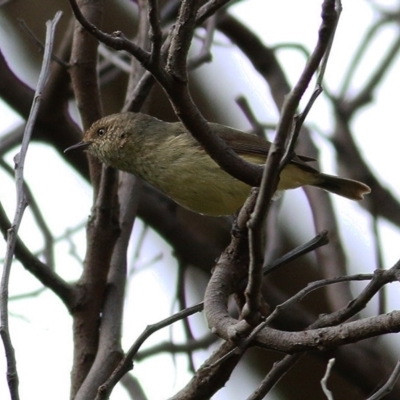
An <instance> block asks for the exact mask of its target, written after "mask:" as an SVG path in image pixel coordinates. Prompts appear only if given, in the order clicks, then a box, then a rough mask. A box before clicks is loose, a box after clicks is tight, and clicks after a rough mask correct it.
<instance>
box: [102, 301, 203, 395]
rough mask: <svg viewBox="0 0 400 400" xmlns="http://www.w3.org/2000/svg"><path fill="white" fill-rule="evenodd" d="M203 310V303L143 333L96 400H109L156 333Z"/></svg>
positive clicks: (150, 327) (154, 325)
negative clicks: (119, 382) (113, 390)
mask: <svg viewBox="0 0 400 400" xmlns="http://www.w3.org/2000/svg"><path fill="white" fill-rule="evenodd" d="M202 310H203V303H199V304H196V305H195V306H192V307H189V308H187V309H185V310H182V311H180V312H178V313H176V314H174V315H171V316H170V317H168V318H165V319H163V320H162V321H160V322H157V323H156V324H153V325H149V326H147V327H146V329H145V330H144V331H143V333H142V334H141V335H140V336H139V337H138V338H137V340H136V341H135V343H134V344H133V345H132V346H131V348H130V349H129V350H128V352H127V353H126V355H125V357H124V358H123V360H122V361H121V362H120V363H119V365H118V367H117V368H116V369H115V370H114V372H113V373H112V375H111V376H110V378H109V379H108V380H107V382H105V383H104V384H103V385H101V386H100V387H99V390H98V393H97V396H96V399H95V400H104V399H108V397H109V395H110V393H111V390H112V389H113V387H114V386H115V385H116V384H117V383H118V381H119V380H120V379H121V378H122V376H123V375H124V374H125V373H126V372H127V371H129V370H130V369H131V368H132V360H133V358H134V357H135V355H136V353H137V352H138V350H139V349H140V347H141V346H142V344H143V343H144V342H145V341H146V340H147V339H148V338H149V337H150V336H151V335H152V334H153V333H155V332H157V331H159V330H160V329H163V328H165V327H166V326H169V325H171V324H173V323H174V322H177V321H180V320H181V319H183V318H186V317H188V316H190V315H192V314H195V313H197V312H200V311H202Z"/></svg>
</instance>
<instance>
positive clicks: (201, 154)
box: [65, 112, 371, 216]
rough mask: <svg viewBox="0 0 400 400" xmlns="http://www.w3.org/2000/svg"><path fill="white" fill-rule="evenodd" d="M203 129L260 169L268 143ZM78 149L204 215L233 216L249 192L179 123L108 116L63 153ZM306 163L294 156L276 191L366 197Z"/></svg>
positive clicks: (364, 189)
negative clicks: (305, 188) (309, 189)
mask: <svg viewBox="0 0 400 400" xmlns="http://www.w3.org/2000/svg"><path fill="white" fill-rule="evenodd" d="M209 125H210V128H211V130H212V131H213V132H214V133H215V134H216V135H218V136H219V137H220V138H221V139H222V140H223V141H224V142H225V143H226V144H227V145H228V146H229V147H230V148H231V149H232V150H233V151H234V152H236V153H237V154H238V155H239V156H240V157H242V158H243V159H244V160H246V161H248V162H251V163H254V164H258V165H263V164H265V162H266V159H267V156H268V152H269V150H270V147H271V143H270V142H269V141H267V140H265V139H264V138H261V137H259V136H256V135H253V134H250V133H246V132H242V131H240V130H237V129H234V128H231V127H229V126H225V125H221V124H217V123H209ZM79 148H80V149H86V151H88V152H89V153H90V154H91V155H93V156H95V157H97V158H98V159H99V160H100V161H101V162H103V163H105V164H107V165H109V166H111V167H114V168H117V169H119V170H121V171H125V172H129V173H131V174H134V175H135V176H137V177H139V178H141V179H143V180H145V181H146V182H148V183H149V184H150V185H152V186H154V187H155V188H156V189H158V190H160V191H161V192H163V193H164V194H166V195H167V196H168V197H170V198H171V199H172V200H174V201H175V202H176V203H178V204H180V205H181V206H182V207H184V208H187V209H189V210H191V211H194V212H197V213H200V214H204V215H210V216H223V215H232V214H234V213H235V212H237V211H238V210H239V209H240V208H241V207H242V206H243V204H244V202H245V201H246V198H247V197H248V195H249V192H250V189H251V187H250V186H249V185H247V184H246V183H244V182H242V181H240V180H238V179H236V178H234V177H233V176H231V175H230V174H229V173H227V172H225V171H224V170H223V169H221V168H220V166H219V165H218V164H217V163H216V162H215V161H214V160H213V159H212V158H211V157H210V156H209V155H208V154H207V153H206V151H205V150H204V148H203V147H202V146H201V145H200V144H199V142H197V141H196V139H195V138H194V137H193V136H192V135H191V134H190V133H189V131H188V130H187V129H186V128H185V126H184V125H183V124H182V123H181V122H165V121H162V120H159V119H157V118H155V117H152V116H150V115H147V114H143V113H133V112H124V113H117V114H111V115H108V116H106V117H104V118H101V119H99V120H97V121H96V122H94V123H93V124H92V126H91V127H90V128H89V129H88V130H87V131H86V132H85V133H84V136H83V140H82V141H81V142H80V143H77V144H75V145H73V146H70V147H68V148H67V149H66V150H65V152H67V151H70V150H73V149H79ZM311 160H313V159H311V158H309V157H305V156H301V155H296V154H294V155H293V157H292V158H291V159H290V161H289V163H288V164H287V165H286V166H285V167H284V168H283V170H282V171H281V173H280V177H279V178H280V179H279V183H278V187H277V191H282V190H287V189H295V188H298V187H301V186H304V185H311V186H315V187H318V188H321V189H324V190H326V191H328V192H331V193H335V194H337V195H340V196H343V197H346V198H348V199H351V200H362V199H363V196H364V195H365V194H368V193H370V191H371V189H370V188H369V187H368V186H367V185H365V184H364V183H362V182H358V181H355V180H351V179H345V178H340V177H338V176H334V175H328V174H324V173H322V172H319V171H318V170H317V169H315V168H313V167H312V166H310V165H309V164H308V162H309V161H311Z"/></svg>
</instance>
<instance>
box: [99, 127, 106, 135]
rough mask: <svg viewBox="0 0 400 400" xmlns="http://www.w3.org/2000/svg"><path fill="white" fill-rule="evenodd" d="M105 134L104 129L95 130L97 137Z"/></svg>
mask: <svg viewBox="0 0 400 400" xmlns="http://www.w3.org/2000/svg"><path fill="white" fill-rule="evenodd" d="M105 133H106V130H105V129H104V128H99V129H97V136H99V137H102V136H104V134H105Z"/></svg>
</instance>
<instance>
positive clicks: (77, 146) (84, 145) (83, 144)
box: [64, 142, 91, 153]
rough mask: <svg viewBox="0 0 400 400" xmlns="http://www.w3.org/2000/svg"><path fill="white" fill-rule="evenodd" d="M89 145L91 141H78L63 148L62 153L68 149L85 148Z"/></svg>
mask: <svg viewBox="0 0 400 400" xmlns="http://www.w3.org/2000/svg"><path fill="white" fill-rule="evenodd" d="M90 145H91V142H79V143H77V144H74V145H72V146H70V147H68V148H66V149H65V150H64V153H66V152H67V151H70V150H76V149H86V148H87V147H89V146H90Z"/></svg>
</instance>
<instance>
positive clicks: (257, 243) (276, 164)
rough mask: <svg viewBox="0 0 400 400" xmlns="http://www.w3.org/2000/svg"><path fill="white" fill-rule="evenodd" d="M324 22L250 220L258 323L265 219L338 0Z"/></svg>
mask: <svg viewBox="0 0 400 400" xmlns="http://www.w3.org/2000/svg"><path fill="white" fill-rule="evenodd" d="M321 16H322V23H321V26H320V29H319V37H318V41H317V44H316V46H315V49H314V51H313V53H312V55H311V57H310V59H309V60H308V62H307V64H306V66H305V68H304V70H303V72H302V74H301V76H300V78H299V80H298V82H297V84H296V85H295V87H294V88H293V90H292V91H291V93H290V94H289V96H288V97H287V99H286V101H285V103H284V105H283V108H282V113H281V118H280V121H279V124H278V129H277V133H276V137H275V140H274V142H273V143H272V145H271V149H270V151H269V153H268V158H267V160H266V163H265V168H264V173H263V177H262V180H261V186H260V193H259V196H258V199H257V203H256V206H255V209H254V213H253V214H252V216H251V219H250V221H249V245H250V254H251V257H250V265H249V278H248V283H247V288H246V291H245V295H246V305H245V308H244V314H243V317H244V318H245V319H250V320H251V322H252V323H257V313H258V308H259V306H260V305H259V299H260V289H261V279H260V277H261V276H262V272H261V269H262V265H263V262H262V259H263V255H264V251H263V249H264V243H263V242H262V229H263V226H264V223H263V222H264V220H265V218H266V217H267V214H268V211H269V206H270V203H271V199H272V196H273V194H274V193H275V190H276V188H277V186H278V182H279V176H278V173H279V171H281V170H282V169H283V168H284V167H285V166H286V164H287V163H288V162H289V160H290V159H291V158H292V155H293V148H294V145H295V141H296V139H297V136H296V135H293V134H292V135H291V133H292V125H293V120H294V116H295V112H296V110H297V108H298V105H299V103H300V100H301V98H302V96H303V95H304V93H305V91H306V89H307V87H308V85H309V83H310V81H311V79H312V77H313V76H314V74H315V72H316V71H317V69H318V67H319V66H320V64H321V62H322V61H323V60H324V56H325V54H326V53H327V51H329V49H330V45H331V43H332V36H333V34H334V32H335V27H336V25H337V12H336V10H335V1H334V0H325V1H324V3H323V5H322V14H321Z"/></svg>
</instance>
